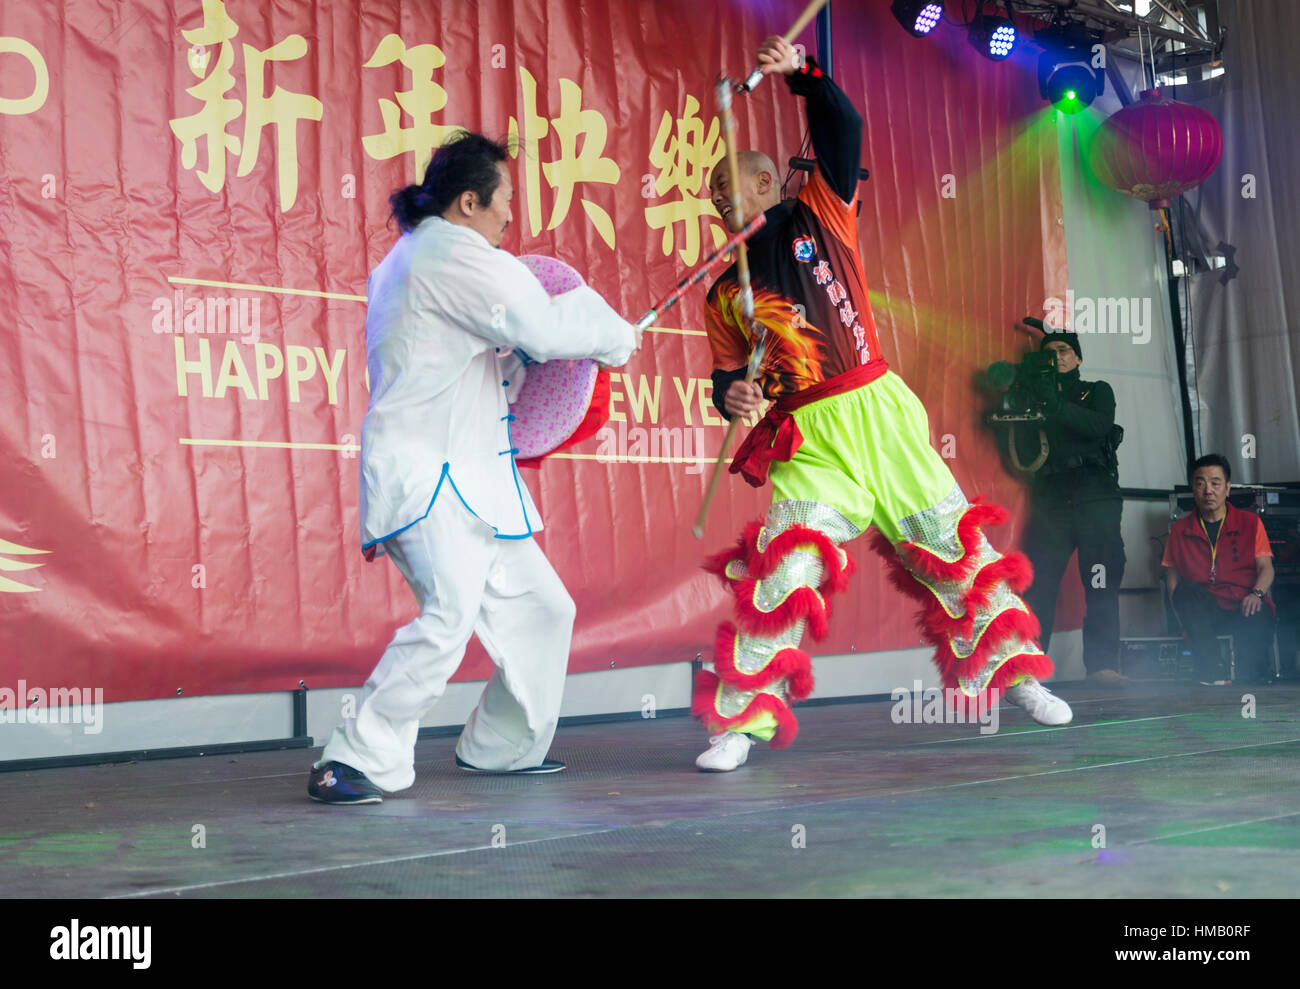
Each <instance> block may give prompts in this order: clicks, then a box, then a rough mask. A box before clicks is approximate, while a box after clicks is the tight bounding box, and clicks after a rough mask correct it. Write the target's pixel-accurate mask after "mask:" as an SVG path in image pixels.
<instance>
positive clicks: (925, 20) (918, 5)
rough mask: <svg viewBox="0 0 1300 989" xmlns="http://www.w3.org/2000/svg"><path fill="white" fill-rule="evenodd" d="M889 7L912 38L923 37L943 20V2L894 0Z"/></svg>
mask: <svg viewBox="0 0 1300 989" xmlns="http://www.w3.org/2000/svg"><path fill="white" fill-rule="evenodd" d="M889 9H890V11H892V12H893V15H894V18H895V19H896V20H897V21H898V23H899V24H901V25H903V30H905V31H906V32H907V33H908V34H910V35H911V36H912V37H914V38H924V37H925V36H926V35H927V34H929V33H930V32H931V31H933V30H934V29H935V28H936V27H937V26H938V24H939V22H940V21H941V20H943V4H942V3H936V2H933V0H931V2H926V0H894V2H893V4H892V5H890V8H889Z"/></svg>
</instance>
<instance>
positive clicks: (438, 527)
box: [317, 491, 575, 792]
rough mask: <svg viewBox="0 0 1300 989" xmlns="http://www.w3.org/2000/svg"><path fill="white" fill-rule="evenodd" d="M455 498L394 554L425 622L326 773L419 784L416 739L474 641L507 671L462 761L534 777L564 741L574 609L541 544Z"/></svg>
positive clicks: (386, 784)
mask: <svg viewBox="0 0 1300 989" xmlns="http://www.w3.org/2000/svg"><path fill="white" fill-rule="evenodd" d="M450 494H451V492H447V491H444V492H443V496H442V497H439V498H438V500H437V502H436V503H435V504H434V506H433V508H432V509H431V510H430V512H429V514H428V516H427V517H425V519H424V520H423V521H421V522H418V523H416V524H415V525H413V526H411V527H410V528H409V529H406V530H404V531H403V532H401V533H399V534H398V535H396V536H394V537H393V538H392V539H390V540H388V542H387V543H386V544H385V546H386V549H387V552H388V555H389V556H390V557H392V560H393V563H395V564H396V565H397V569H398V570H400V571H401V573H402V576H403V577H405V578H406V582H407V583H408V584H409V585H410V587H411V590H412V591H413V592H414V593H415V598H416V601H418V602H419V605H420V615H419V617H418V618H416V619H415V621H413V622H411V623H410V624H409V625H405V626H403V627H402V628H400V629H398V630H397V633H396V634H395V635H394V636H393V641H392V642H391V643H389V645H388V648H387V649H386V650H385V651H384V655H383V656H382V657H381V658H380V660H379V665H378V666H376V667H375V670H374V672H373V673H371V674H370V678H369V679H368V680H367V681H366V694H365V697H364V699H363V700H362V703H361V708H360V710H359V711H358V712H357V716H356V717H355V718H348V719H346V720H345V721H344V723H343V724H341V725H340V726H339V727H337V728H335V729H334V733H333V735H331V736H330V740H329V742H328V743H327V744H326V745H325V750H324V752H323V753H322V754H321V760H320V763H317V765H318V766H319V765H320V764H321V763H324V762H331V761H334V762H341V763H343V764H345V765H348V766H351V767H353V768H354V769H359V770H361V771H362V772H363V773H365V774H366V775H367V776H368V777H369V778H370V779H371V781H372V782H373V783H374V784H375V785H376V786H378V787H380V788H381V789H383V790H388V791H390V792H392V791H395V790H404V789H406V788H407V787H409V786H410V785H411V784H412V783H413V782H414V781H415V740H416V735H417V733H418V731H419V725H420V719H421V718H422V717H423V716H424V715H425V714H427V713H428V712H429V710H430V709H431V708H432V707H433V705H434V704H435V703H436V702H437V700H438V698H440V697H441V696H442V693H443V690H444V689H445V688H446V686H447V680H448V679H449V678H450V677H451V675H452V674H453V673H455V672H456V668H457V667H458V666H460V662H461V659H462V658H463V657H464V655H465V646H466V645H467V644H468V643H469V638H470V635H471V634H475V635H477V636H478V638H479V641H480V642H481V643H483V647H484V648H485V649H486V650H487V652H488V655H489V656H491V657H492V661H493V662H494V663H495V664H496V666H497V669H496V672H495V673H494V674H493V676H492V679H490V680H489V681H488V684H487V687H486V688H485V689H484V691H483V695H482V697H481V698H480V699H479V703H478V706H477V707H476V708H475V709H474V711H473V713H472V714H471V715H470V718H469V721H468V723H467V724H466V725H465V730H464V731H463V732H462V733H461V736H460V742H459V743H458V744H457V746H456V754H457V755H458V756H460V758H462V759H463V760H465V761H466V762H468V763H469V764H470V765H473V766H477V767H479V768H480V769H491V770H510V769H526V768H529V767H531V766H536V765H539V764H540V763H541V762H542V760H543V759H545V758H546V753H547V752H548V751H549V749H550V747H551V740H552V738H553V737H554V736H555V727H556V724H557V722H558V720H559V716H560V701H561V699H562V697H563V693H564V678H565V674H566V672H567V670H568V660H569V641H570V637H571V636H572V634H573V618H574V614H575V608H574V604H573V599H572V598H571V597H569V593H568V592H567V591H566V590H565V589H564V585H563V584H562V583H561V582H560V578H559V577H558V576H557V575H556V573H555V571H554V570H553V569H552V568H551V565H550V563H549V562H548V561H547V559H546V557H545V555H543V553H542V551H541V549H540V548H539V547H538V545H537V543H536V541H534V540H533V539H532V538H531V537H529V538H527V539H497V538H495V537H494V536H493V535H492V534H491V531H490V530H488V528H487V527H486V526H484V525H483V524H482V523H481V522H478V521H477V520H475V519H474V518H473V517H472V516H471V515H470V514H469V513H468V512H467V511H466V510H465V508H464V506H463V505H461V504H460V502H459V501H458V500H457V499H456V498H455V497H449V495H450Z"/></svg>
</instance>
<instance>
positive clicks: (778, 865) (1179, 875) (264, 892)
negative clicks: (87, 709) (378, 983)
mask: <svg viewBox="0 0 1300 989" xmlns="http://www.w3.org/2000/svg"><path fill="white" fill-rule="evenodd" d="M1058 692H1059V693H1060V694H1061V695H1062V696H1063V697H1065V698H1066V699H1067V700H1068V701H1069V702H1070V703H1071V705H1073V707H1074V710H1075V723H1074V724H1073V725H1071V726H1069V727H1067V728H1063V729H1048V728H1041V727H1038V726H1036V725H1034V724H1033V723H1032V722H1030V721H1029V720H1028V718H1027V716H1026V715H1024V713H1023V712H1021V711H1020V710H1019V709H1016V708H1009V707H1006V706H1003V707H1002V708H1001V709H1000V712H999V713H1000V721H1001V724H1000V730H999V731H998V732H997V733H995V734H988V735H980V734H979V733H978V728H977V726H974V725H944V724H895V723H894V722H893V721H892V720H891V710H892V709H893V705H892V704H891V703H890V702H888V701H881V702H874V703H856V704H843V705H831V706H824V707H809V708H804V709H802V713H801V722H802V729H801V735H800V737H799V739H798V741H796V743H795V745H794V747H793V748H791V749H789V750H786V751H784V752H774V751H770V750H768V749H767V748H766V747H765V746H763V745H758V746H756V747H755V748H754V750H753V751H752V752H751V755H750V759H749V763H748V764H747V765H746V766H745V767H743V768H742V769H740V770H738V771H737V772H734V773H730V774H719V775H713V774H703V773H699V772H697V771H696V770H695V769H694V767H693V765H692V763H693V759H694V757H695V756H696V754H698V752H699V751H700V750H701V749H702V748H703V747H704V742H705V739H704V736H703V733H702V732H701V731H700V729H699V728H698V726H697V725H696V724H695V723H694V722H693V721H691V720H689V719H686V718H672V719H661V720H647V721H639V722H619V723H611V724H594V725H583V726H579V727H573V728H562V729H561V730H560V733H559V735H558V736H557V738H556V742H555V746H554V748H553V749H552V755H553V756H555V757H556V758H559V759H563V760H565V761H567V762H568V764H569V770H568V771H567V772H565V773H561V774H558V775H555V776H546V777H541V778H536V777H534V778H515V777H484V776H472V775H468V774H464V773H461V772H459V771H458V770H456V769H455V768H454V766H453V765H452V748H453V746H454V742H455V740H454V739H452V738H437V739H428V740H425V741H422V742H420V744H419V747H418V748H417V753H416V759H417V764H416V772H417V781H416V784H415V786H414V787H412V788H411V789H410V790H408V791H405V792H403V793H401V794H396V795H390V796H387V797H386V798H385V801H384V803H383V804H382V805H372V806H365V807H352V808H343V807H332V806H325V805H322V804H317V803H314V802H312V801H309V800H308V799H307V796H306V782H307V768H308V764H309V762H310V759H311V758H314V756H315V755H316V754H318V752H319V750H315V751H314V752H313V753H312V754H311V755H310V756H308V755H307V754H306V753H304V752H302V751H297V752H293V751H290V752H263V753H253V754H245V755H239V756H229V755H222V756H213V757H205V758H193V759H175V760H167V761H156V762H144V763H132V764H125V765H109V766H94V767H81V768H70V769H57V770H44V771H39V772H25V773H13V774H8V775H6V776H5V777H3V778H0V787H3V789H4V798H3V806H4V808H5V813H4V815H3V819H2V820H0V895H2V896H5V897H121V896H161V897H218V898H244V897H253V898H267V897H393V896H397V897H548V896H560V897H604V896H656V897H659V896H662V897H682V896H746V897H748V896H800V897H842V896H871V897H984V896H996V897H1008V896H1012V897H1072V898H1073V897H1125V898H1132V897H1208V898H1220V897H1221V898H1237V897H1279V896H1286V897H1289V896H1294V895H1295V880H1294V877H1295V876H1296V875H1300V758H1297V757H1298V756H1300V719H1298V713H1300V685H1298V684H1294V683H1291V684H1283V685H1274V686H1267V687H1263V686H1260V687H1255V686H1240V687H1231V688H1197V687H1191V686H1186V685H1181V684H1179V685H1175V684H1169V685H1157V684H1135V685H1131V686H1129V687H1128V688H1126V689H1123V690H1116V691H1113V692H1109V691H1108V692H1102V691H1099V690H1097V689H1096V688H1092V687H1088V686H1084V685H1082V684H1076V685H1068V686H1065V687H1062V688H1060V689H1059V691H1058ZM1244 694H1250V695H1253V697H1254V698H1255V704H1256V709H1255V717H1253V718H1252V717H1244V716H1243V707H1244V704H1243V701H1242V696H1243V695H1244ZM1100 829H1104V832H1103V831H1102V830H1100ZM200 837H201V838H202V839H203V840H202V842H200V841H199V840H198V839H199V838H200ZM1103 838H1104V846H1102V845H1101V842H1102V839H1103ZM196 844H201V845H203V846H204V847H194V846H195V845H196Z"/></svg>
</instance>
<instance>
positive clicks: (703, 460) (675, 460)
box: [550, 453, 731, 464]
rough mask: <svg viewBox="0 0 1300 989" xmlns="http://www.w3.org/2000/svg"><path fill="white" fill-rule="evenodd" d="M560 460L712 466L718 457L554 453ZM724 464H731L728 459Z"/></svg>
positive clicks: (553, 455)
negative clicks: (613, 455) (612, 455)
mask: <svg viewBox="0 0 1300 989" xmlns="http://www.w3.org/2000/svg"><path fill="white" fill-rule="evenodd" d="M550 456H552V457H555V458H558V459H560V460H599V461H600V462H601V463H606V464H711V463H713V462H714V461H715V460H717V459H718V458H717V457H611V456H608V455H606V454H603V453H552V454H550ZM724 463H728V464H729V463H731V458H730V457H728V458H727V459H726V460H725V461H724Z"/></svg>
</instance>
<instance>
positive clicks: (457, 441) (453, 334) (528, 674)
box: [307, 133, 640, 804]
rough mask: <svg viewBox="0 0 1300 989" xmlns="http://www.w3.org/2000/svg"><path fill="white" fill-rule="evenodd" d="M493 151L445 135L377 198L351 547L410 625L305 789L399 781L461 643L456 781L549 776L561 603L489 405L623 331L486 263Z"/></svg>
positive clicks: (505, 430) (564, 636)
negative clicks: (479, 677)
mask: <svg viewBox="0 0 1300 989" xmlns="http://www.w3.org/2000/svg"><path fill="white" fill-rule="evenodd" d="M507 157H508V155H507V150H506V148H504V147H503V146H502V145H500V144H496V143H494V142H492V141H490V140H488V139H487V138H485V137H482V136H481V135H478V134H469V133H462V134H460V135H459V136H457V137H454V138H453V139H452V140H450V141H449V142H448V143H447V144H445V145H444V146H443V147H441V148H439V149H438V150H437V151H436V152H435V154H434V156H433V158H432V160H431V161H430V163H429V167H428V169H427V170H426V172H425V176H424V182H423V183H421V184H420V185H413V186H408V187H407V188H405V189H402V190H399V191H398V192H396V193H394V194H393V196H392V198H391V200H390V202H391V204H392V207H393V215H394V216H395V217H396V218H397V220H398V223H399V225H400V226H401V228H402V231H403V236H402V237H401V238H400V239H399V240H398V242H397V244H396V245H394V247H393V249H392V250H391V251H389V253H388V256H387V257H385V258H384V260H383V261H382V262H381V263H380V264H379V266H378V267H377V268H376V269H375V270H374V271H373V272H372V273H371V275H370V279H369V282H368V288H367V299H368V308H367V313H366V352H367V361H368V366H369V372H370V409H369V411H368V412H367V413H366V418H365V421H364V422H363V423H362V427H361V540H362V549H363V551H365V553H366V555H367V557H371V558H373V556H375V555H383V554H387V555H388V556H389V557H390V558H391V559H392V561H393V563H394V564H395V565H396V566H397V568H398V570H400V571H401V573H402V576H404V577H405V578H406V581H407V583H408V584H409V585H410V587H411V590H412V591H413V592H414V593H415V597H416V600H417V601H418V602H419V605H420V615H419V617H417V618H416V619H415V620H414V621H413V622H411V623H410V624H409V625H406V626H404V627H403V628H400V629H398V630H397V633H396V634H395V635H394V636H393V641H392V642H391V643H390V644H389V646H388V648H387V650H385V652H384V654H383V657H382V658H381V659H380V661H379V665H378V666H376V667H375V670H374V672H373V673H371V675H370V678H369V680H367V682H366V696H365V699H364V700H363V702H362V704H361V708H360V710H359V711H358V712H357V715H356V717H355V718H349V719H347V720H345V721H344V723H343V724H341V725H340V726H339V727H338V728H336V729H335V730H334V733H333V735H332V736H331V737H330V739H329V742H328V743H327V744H326V746H325V749H324V752H322V754H321V759H320V761H319V762H317V763H316V764H315V766H314V767H313V769H312V773H311V776H310V779H309V782H308V787H307V792H308V794H309V795H310V796H311V797H312V798H313V799H315V800H320V801H324V802H327V803H349V804H352V803H378V802H379V801H380V800H382V793H381V790H387V791H390V792H391V791H396V790H403V789H405V788H407V787H409V786H410V785H411V784H412V783H413V782H414V780H415V771H414V758H415V741H416V735H417V732H418V730H419V723H420V719H421V718H422V717H423V716H424V715H425V714H426V713H427V712H428V711H429V710H430V708H432V707H433V705H434V703H435V702H436V701H437V700H438V698H439V697H441V696H442V693H443V690H444V688H445V687H446V684H447V680H448V678H449V677H450V676H451V675H452V674H453V673H454V672H455V671H456V668H457V667H458V666H459V665H460V662H461V659H462V657H463V656H464V653H465V646H466V645H467V644H468V642H469V638H470V636H471V634H476V635H477V636H478V638H479V641H480V642H482V643H483V646H484V648H485V649H486V650H487V652H488V654H489V655H490V656H491V657H492V660H493V662H494V663H495V664H496V666H497V669H496V672H495V674H494V675H493V677H492V679H491V680H490V681H489V682H488V685H487V687H486V689H485V690H484V691H483V696H482V698H481V699H480V701H479V704H478V707H477V708H476V709H475V710H474V712H473V714H471V716H470V718H469V722H468V724H466V726H465V730H464V732H463V733H462V734H461V737H460V742H459V743H458V745H457V746H456V763H457V765H458V766H460V768H462V769H464V770H467V771H470V772H492V773H510V772H516V773H541V772H558V771H559V770H562V769H564V764H563V763H560V762H555V761H550V760H547V759H546V754H547V751H548V750H549V749H550V745H551V739H552V738H553V736H554V734H555V727H556V723H557V721H558V718H559V711H560V700H561V696H562V694H563V689H564V678H565V673H566V669H567V665H568V655H569V640H570V636H571V634H572V631H573V619H574V605H573V600H572V599H571V598H570V597H569V595H568V593H567V592H566V591H565V589H564V585H563V584H562V583H561V582H560V579H559V577H557V576H556V574H555V571H554V570H553V569H552V568H551V565H550V564H549V563H548V562H547V560H546V557H545V556H543V554H542V551H541V550H540V549H539V548H538V546H537V543H536V542H535V541H534V540H533V539H532V535H533V533H535V532H537V531H539V530H540V529H541V528H542V522H541V519H540V517H539V516H538V514H537V509H536V508H535V507H534V506H533V502H532V499H531V498H530V497H529V494H528V488H527V487H526V486H525V485H524V483H523V481H522V480H521V479H520V477H519V471H518V469H517V468H516V466H515V458H514V454H515V450H514V449H513V444H512V442H511V438H510V423H511V421H512V418H513V417H512V416H511V415H510V409H509V405H508V402H509V400H510V399H511V398H513V396H514V394H515V393H516V392H517V391H518V389H519V387H520V386H521V385H522V383H523V378H524V373H525V372H524V367H523V362H522V361H521V360H520V358H519V357H518V356H517V355H516V354H514V353H512V349H515V348H517V349H519V350H522V351H524V352H525V353H526V354H527V355H528V356H529V357H531V358H532V359H533V360H535V361H547V360H553V359H557V358H581V357H589V358H592V359H594V360H597V361H599V362H601V363H602V364H606V365H609V366H618V365H621V364H623V363H625V362H626V361H627V359H628V357H629V356H631V354H632V352H633V351H634V350H635V349H636V347H637V346H638V345H639V343H640V340H639V334H638V332H637V330H636V328H635V327H633V326H631V325H630V324H629V323H627V322H626V321H625V320H623V319H622V318H621V317H620V316H619V315H618V314H617V313H616V312H614V310H613V309H611V308H610V307H609V305H607V304H606V303H605V301H604V300H603V299H602V298H601V297H600V296H599V295H598V294H597V293H596V292H595V291H593V290H592V289H590V288H586V287H583V288H578V289H574V290H573V291H571V292H566V293H564V294H562V295H558V296H555V297H554V298H552V297H550V296H548V295H547V293H546V290H545V289H543V288H542V286H541V284H540V283H539V282H538V281H537V279H536V278H534V277H533V275H532V273H531V272H529V270H528V269H527V268H526V267H524V265H523V264H521V263H520V262H519V261H518V260H517V259H516V258H515V257H513V256H512V255H510V254H508V253H507V252H505V251H503V250H500V249H499V245H500V243H501V237H502V235H503V234H504V232H505V229H506V227H507V226H508V225H509V223H510V200H511V198H512V196H513V195H514V189H513V184H512V182H511V179H510V174H509V172H508V171H507V169H506V165H505V162H506V160H507Z"/></svg>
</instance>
